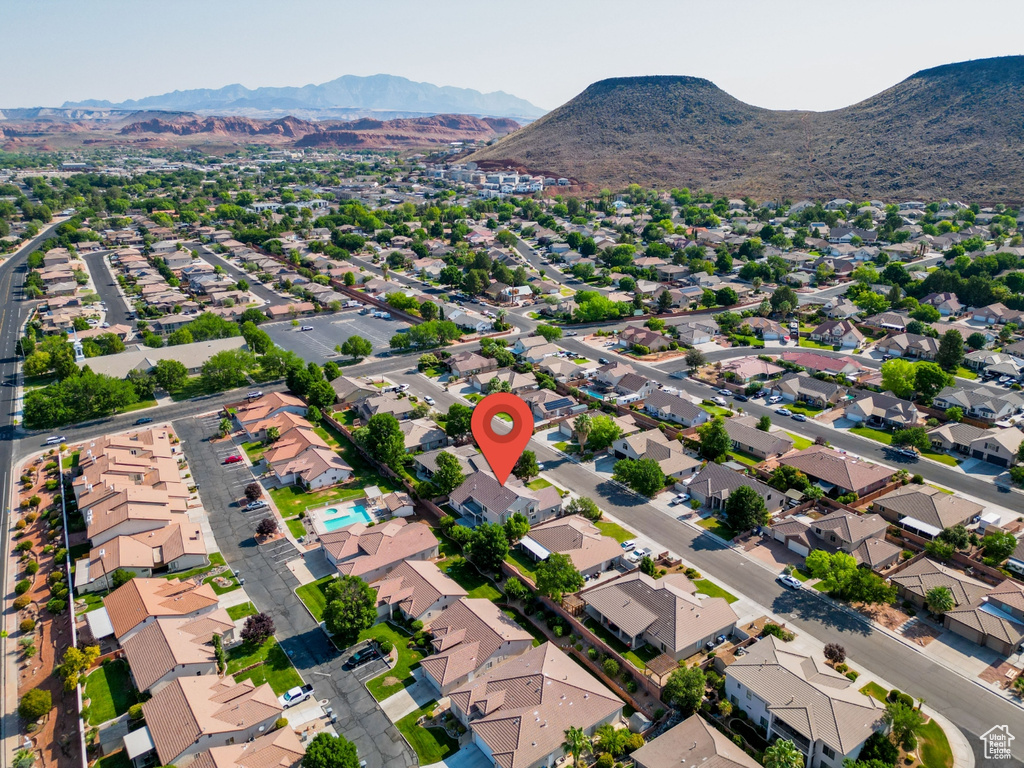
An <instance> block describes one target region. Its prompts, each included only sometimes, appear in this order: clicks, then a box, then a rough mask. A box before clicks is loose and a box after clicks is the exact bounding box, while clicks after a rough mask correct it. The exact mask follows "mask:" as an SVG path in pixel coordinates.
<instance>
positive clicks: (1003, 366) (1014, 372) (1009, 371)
mask: <svg viewBox="0 0 1024 768" xmlns="http://www.w3.org/2000/svg"><path fill="white" fill-rule="evenodd" d="M964 365H965V366H966V367H968V368H970V369H971V370H973V371H984V372H985V375H986V376H988V377H989V378H991V377H992V376H1012V377H1013V378H1015V379H1016V378H1019V377H1020V375H1021V373H1024V358H1021V357H1017V356H1016V355H1008V354H1006V353H1005V352H993V351H991V350H989V349H976V350H974V351H973V352H968V353H967V354H966V355H964Z"/></svg>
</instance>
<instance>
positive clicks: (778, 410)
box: [775, 408, 793, 416]
mask: <svg viewBox="0 0 1024 768" xmlns="http://www.w3.org/2000/svg"><path fill="white" fill-rule="evenodd" d="M775 412H776V413H777V414H779V416H792V415H793V414H792V413H790V411H789V409H788V408H776V409H775Z"/></svg>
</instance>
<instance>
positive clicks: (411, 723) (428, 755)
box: [395, 701, 459, 765]
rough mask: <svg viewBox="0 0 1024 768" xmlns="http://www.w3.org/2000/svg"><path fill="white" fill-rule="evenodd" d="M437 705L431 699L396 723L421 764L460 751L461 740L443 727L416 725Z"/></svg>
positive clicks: (437, 761) (436, 761) (441, 758)
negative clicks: (454, 737) (450, 734)
mask: <svg viewBox="0 0 1024 768" xmlns="http://www.w3.org/2000/svg"><path fill="white" fill-rule="evenodd" d="M435 706H437V702H436V701H431V702H430V703H428V704H427V705H426V706H425V707H423V708H422V709H417V710H416V711H415V712H410V713H409V714H408V715H406V716H405V717H403V718H402V719H401V720H399V721H398V722H397V723H395V726H396V727H397V728H398V730H399V731H400V732H401V733H402V735H403V736H405V739H406V741H408V742H409V745H410V746H411V747H412V748H413V749H414V750H415V751H416V756H417V757H418V758H419V762H420V765H430V764H432V763H439V762H441V761H442V760H444V759H445V758H446V757H450V756H451V755H453V754H455V753H456V752H458V751H459V742H458V741H457V740H455V739H453V738H452V737H451V736H449V735H448V734H447V733H446V732H445V730H444V729H443V728H423V727H421V726H419V725H416V721H417V720H419V719H420V718H421V717H424V716H427V715H429V714H430V713H431V712H432V711H433V709H434V707H435Z"/></svg>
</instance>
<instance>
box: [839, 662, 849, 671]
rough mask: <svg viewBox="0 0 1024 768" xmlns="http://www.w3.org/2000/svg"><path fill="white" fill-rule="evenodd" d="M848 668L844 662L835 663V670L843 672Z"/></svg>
mask: <svg viewBox="0 0 1024 768" xmlns="http://www.w3.org/2000/svg"><path fill="white" fill-rule="evenodd" d="M849 668H850V667H849V666H847V665H846V664H836V672H845V671H846V670H848V669H849Z"/></svg>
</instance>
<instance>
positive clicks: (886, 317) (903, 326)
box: [864, 312, 910, 333]
mask: <svg viewBox="0 0 1024 768" xmlns="http://www.w3.org/2000/svg"><path fill="white" fill-rule="evenodd" d="M909 322H910V316H909V315H908V314H907V313H905V312H879V313H878V314H877V315H872V316H871V317H866V318H864V325H867V326H870V327H872V328H880V329H881V330H883V331H896V332H897V333H903V332H904V331H906V330H907V323H909Z"/></svg>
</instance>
